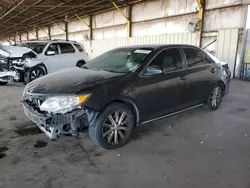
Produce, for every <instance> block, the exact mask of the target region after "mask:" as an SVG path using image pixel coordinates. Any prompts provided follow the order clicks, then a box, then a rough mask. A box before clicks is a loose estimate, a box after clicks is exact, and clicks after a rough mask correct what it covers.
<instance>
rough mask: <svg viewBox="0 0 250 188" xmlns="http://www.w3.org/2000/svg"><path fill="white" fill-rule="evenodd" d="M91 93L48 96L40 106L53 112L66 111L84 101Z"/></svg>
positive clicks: (41, 108)
mask: <svg viewBox="0 0 250 188" xmlns="http://www.w3.org/2000/svg"><path fill="white" fill-rule="evenodd" d="M89 96H90V95H89V94H88V95H82V96H57V97H51V98H48V99H47V100H46V101H44V102H43V103H42V105H41V106H40V110H42V111H47V112H53V113H66V112H69V111H71V110H73V109H74V108H75V107H76V106H77V105H79V104H81V103H83V102H84V101H86V100H87V99H88V97H89Z"/></svg>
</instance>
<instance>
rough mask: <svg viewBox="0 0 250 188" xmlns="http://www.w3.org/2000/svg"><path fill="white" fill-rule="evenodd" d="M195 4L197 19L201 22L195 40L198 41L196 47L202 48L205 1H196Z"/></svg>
mask: <svg viewBox="0 0 250 188" xmlns="http://www.w3.org/2000/svg"><path fill="white" fill-rule="evenodd" d="M196 3H197V5H198V7H199V13H198V18H200V20H201V22H200V28H199V32H198V36H197V37H198V39H197V40H198V46H199V47H201V46H202V33H203V25H204V12H205V9H204V7H205V0H196Z"/></svg>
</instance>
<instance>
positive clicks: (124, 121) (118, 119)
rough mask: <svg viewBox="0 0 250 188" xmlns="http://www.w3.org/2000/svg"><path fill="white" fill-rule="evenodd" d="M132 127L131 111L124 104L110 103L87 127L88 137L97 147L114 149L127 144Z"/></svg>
mask: <svg viewBox="0 0 250 188" xmlns="http://www.w3.org/2000/svg"><path fill="white" fill-rule="evenodd" d="M134 125H135V116H134V114H133V112H132V110H131V109H130V108H129V107H127V106H126V105H124V104H121V103H112V104H110V105H109V106H108V107H106V108H105V109H104V110H103V111H102V112H101V113H100V115H99V116H98V117H97V119H96V120H95V122H94V123H93V124H92V125H90V126H89V136H90V138H91V140H92V141H93V142H94V143H95V144H96V145H97V146H99V147H101V148H104V149H115V148H119V147H121V146H123V145H124V144H125V143H127V141H128V140H129V139H130V136H131V133H132V130H133V128H134Z"/></svg>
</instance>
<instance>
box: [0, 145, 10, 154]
mask: <svg viewBox="0 0 250 188" xmlns="http://www.w3.org/2000/svg"><path fill="white" fill-rule="evenodd" d="M8 149H9V148H8V147H6V146H4V147H0V153H1V152H5V151H7V150H8Z"/></svg>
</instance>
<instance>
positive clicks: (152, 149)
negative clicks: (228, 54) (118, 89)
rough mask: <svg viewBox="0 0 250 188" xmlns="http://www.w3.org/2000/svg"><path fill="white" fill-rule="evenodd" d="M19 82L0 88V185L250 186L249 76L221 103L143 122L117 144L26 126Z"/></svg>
mask: <svg viewBox="0 0 250 188" xmlns="http://www.w3.org/2000/svg"><path fill="white" fill-rule="evenodd" d="M22 90H23V86H22V85H19V84H10V85H7V86H1V90H0V101H1V103H0V122H1V123H0V187H3V188H14V187H25V188H34V187H38V188H52V187H53V188H57V187H58V188H59V187H60V188H62V187H65V188H69V187H70V188H87V187H91V188H100V187H104V188H106V187H107V188H116V187H117V188H123V187H124V188H128V187H143V188H152V187H167V186H168V187H171V188H183V187H185V188H189V187H190V188H200V187H202V188H211V187H212V188H217V187H218V188H225V187H227V188H234V187H235V188H250V179H249V177H250V160H249V158H250V115H249V114H250V83H249V82H243V81H239V80H233V81H232V84H231V91H230V93H229V94H228V95H227V96H226V97H225V98H224V100H223V102H222V105H221V107H220V108H219V109H218V110H217V111H213V112H212V111H210V110H208V109H207V108H205V107H202V108H197V109H194V110H192V111H189V112H186V113H183V114H180V115H177V116H173V117H171V118H168V119H164V120H160V121H157V122H154V123H151V124H147V125H145V126H141V127H138V128H137V129H136V130H135V131H134V136H133V138H132V140H131V142H129V143H128V144H127V145H126V146H124V147H122V148H119V149H116V150H112V151H106V150H102V149H99V148H97V147H95V146H94V145H93V144H92V143H91V141H90V140H89V138H88V137H87V135H86V134H81V136H80V138H79V139H74V138H72V137H66V136H63V137H60V139H59V140H58V141H54V142H51V141H49V140H48V139H47V138H46V137H45V136H44V135H43V134H41V133H40V132H39V131H38V130H37V129H34V128H29V127H31V126H32V125H33V124H32V123H31V122H29V121H28V120H27V119H26V117H25V116H24V114H23V111H22V107H21V104H20V100H21V99H20V96H21V93H22ZM27 133H28V134H27Z"/></svg>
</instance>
